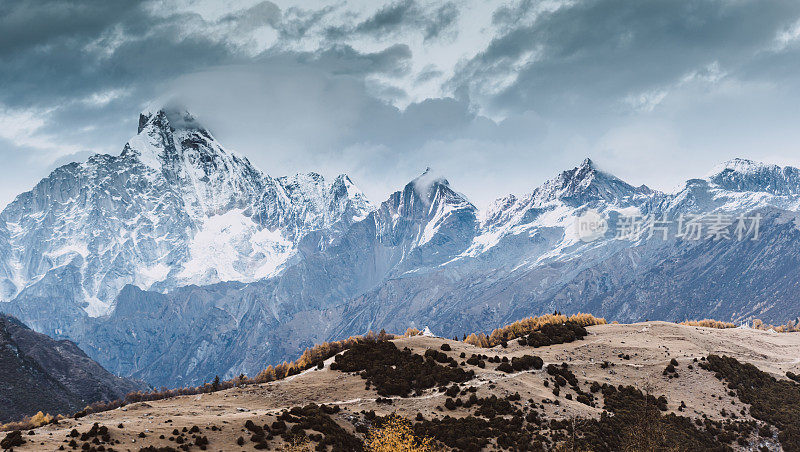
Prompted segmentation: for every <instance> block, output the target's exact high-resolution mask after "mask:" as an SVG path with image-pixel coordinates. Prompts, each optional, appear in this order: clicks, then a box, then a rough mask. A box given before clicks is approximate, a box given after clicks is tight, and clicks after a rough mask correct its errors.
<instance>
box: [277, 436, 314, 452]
mask: <svg viewBox="0 0 800 452" xmlns="http://www.w3.org/2000/svg"><path fill="white" fill-rule="evenodd" d="M278 450H280V451H283V452H307V451H310V450H311V443H309V441H308V438H306V437H305V436H293V437H292V438H291V439H290V440H289V441H288V442H286V443H284V444H283V445H282V446H281V447H280V448H279V449H278Z"/></svg>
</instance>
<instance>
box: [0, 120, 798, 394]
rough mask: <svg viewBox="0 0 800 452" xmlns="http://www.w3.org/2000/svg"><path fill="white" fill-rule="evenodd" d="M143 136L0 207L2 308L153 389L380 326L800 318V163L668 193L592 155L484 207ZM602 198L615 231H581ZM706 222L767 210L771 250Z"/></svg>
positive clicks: (162, 128) (433, 180)
mask: <svg viewBox="0 0 800 452" xmlns="http://www.w3.org/2000/svg"><path fill="white" fill-rule="evenodd" d="M139 129H140V130H139V134H138V135H137V136H136V137H134V138H133V139H132V140H131V141H130V142H129V143H128V144H127V145H126V146H125V148H124V150H123V152H122V154H121V155H120V156H116V157H115V156H95V157H92V158H90V159H89V161H88V162H86V163H83V164H70V165H67V166H64V167H62V168H59V169H57V170H56V171H54V172H53V174H51V175H50V176H49V177H48V178H46V179H44V180H42V181H41V182H40V183H39V184H38V185H37V186H36V187H35V188H34V189H33V190H32V191H30V192H27V193H24V194H22V195H20V196H19V197H18V198H17V199H16V200H15V201H14V202H13V203H12V204H11V205H9V206H8V207H7V208H6V209H5V211H3V212H2V214H0V278H3V279H2V287H3V300H4V301H5V302H0V310H3V311H5V312H9V313H12V314H14V315H16V316H18V317H20V318H21V319H23V320H24V321H25V322H27V323H28V324H29V325H31V326H32V327H33V328H35V329H36V330H37V331H41V332H44V333H46V334H49V335H53V336H55V337H69V338H71V339H73V340H75V341H77V342H78V343H79V344H80V346H81V347H82V348H83V349H84V350H86V351H87V353H89V355H90V356H92V357H93V358H95V359H97V360H98V362H100V363H101V364H103V365H104V366H106V368H108V369H109V370H111V371H112V372H115V373H118V374H120V375H126V376H135V377H137V378H142V379H144V380H146V381H148V382H149V383H151V384H154V385H162V384H167V385H175V384H188V383H192V384H195V383H199V382H202V381H207V380H209V379H210V378H213V376H214V375H215V374H220V375H225V376H233V375H238V374H239V373H240V372H245V373H249V374H252V373H255V372H257V371H258V370H259V369H261V368H262V367H264V366H265V365H266V364H267V363H271V362H276V361H279V360H283V359H286V358H289V357H292V356H295V355H296V354H297V353H299V351H300V350H301V349H302V347H304V346H308V345H311V344H313V343H316V342H321V341H324V340H328V339H334V338H340V337H343V336H348V335H351V334H355V333H362V332H364V331H365V330H367V329H370V328H372V329H380V328H386V329H387V330H395V331H399V330H404V329H405V328H406V327H408V326H412V325H413V326H417V327H423V326H426V325H429V326H430V328H431V329H432V330H433V331H434V332H436V333H438V334H442V335H454V334H459V335H460V334H462V333H464V332H470V331H475V330H489V329H491V328H492V327H495V326H497V325H500V324H502V323H504V322H506V321H510V320H516V319H518V318H519V317H520V316H523V315H530V314H538V313H542V312H548V311H553V310H555V309H558V310H561V311H563V312H574V311H590V312H592V313H594V314H596V315H603V316H607V317H609V318H611V319H616V320H620V321H633V320H643V319H647V318H649V319H664V320H683V319H684V318H696V317H707V316H710V317H715V318H718V319H721V320H745V319H748V318H753V317H761V318H763V319H764V320H770V321H783V320H786V319H788V318H790V317H795V316H797V313H798V312H800V296H798V295H797V294H798V293H800V291H798V285H800V274H798V272H797V270H796V269H797V268H800V267H799V266H798V264H800V262H798V261H799V260H800V258H798V256H800V253H798V251H800V250H798V247H799V246H800V237H798V227H797V225H798V224H800V223H799V222H798V210H800V170H797V169H795V168H791V167H778V166H774V165H764V164H760V163H757V162H752V161H748V160H742V159H736V160H732V161H730V162H727V163H725V164H723V165H722V166H720V167H719V168H717V169H715V170H714V171H712V173H711V174H710V175H709V176H708V177H706V178H704V179H693V180H689V181H687V182H686V184H685V186H684V187H683V188H682V189H680V190H678V191H677V192H675V193H662V192H658V191H655V190H651V189H649V188H648V187H646V186H641V187H634V186H632V185H630V184H628V183H626V182H624V181H622V180H620V179H618V178H616V177H614V176H613V175H611V174H608V173H607V172H604V171H601V170H599V169H598V168H597V167H596V165H595V164H594V163H593V162H592V161H590V160H588V159H587V160H585V161H584V162H582V163H581V164H580V165H579V166H577V167H576V168H573V169H571V170H567V171H564V172H562V173H561V174H559V175H557V176H556V177H554V178H553V179H551V180H549V181H547V182H545V183H544V184H542V185H541V186H540V187H537V188H534V189H533V190H532V191H531V192H530V193H529V194H526V195H522V196H514V195H510V196H506V197H503V198H500V199H498V200H497V201H495V202H494V203H493V204H492V205H491V206H490V207H489V208H488V209H487V210H486V211H483V212H479V211H478V209H476V208H475V206H473V205H472V204H471V203H470V202H469V201H468V200H467V199H466V198H465V197H464V196H463V195H461V194H459V193H458V192H457V191H456V190H454V189H453V188H452V187H451V186H450V185H449V183H448V182H447V180H446V179H444V178H443V177H439V176H436V175H434V174H433V173H432V172H430V171H426V172H425V173H423V174H422V175H421V176H419V177H418V178H416V179H414V180H413V181H411V182H409V183H408V184H407V185H406V186H405V187H403V188H402V189H401V190H399V191H397V192H395V193H393V194H392V195H390V196H389V199H387V200H386V201H384V202H383V203H381V204H379V205H377V206H376V207H373V205H371V204H370V203H369V202H368V201H367V200H366V199H365V197H364V196H363V194H362V193H361V192H360V191H359V190H358V189H357V188H356V187H355V186H354V185H353V184H352V182H351V181H350V179H349V178H347V176H344V175H342V176H339V177H338V178H336V179H335V180H334V181H333V182H332V183H328V182H326V181H324V179H323V178H322V177H321V176H319V175H316V174H314V173H310V174H308V175H297V176H293V177H289V178H286V177H278V178H274V177H271V176H268V175H266V174H264V173H262V172H260V171H259V170H258V169H256V168H254V167H253V166H252V165H251V164H250V163H249V162H248V161H247V160H246V159H244V158H241V157H237V156H236V155H235V154H232V153H230V152H228V151H226V150H225V149H224V148H223V147H222V146H220V145H219V144H218V143H216V141H214V139H213V138H212V136H211V134H210V133H209V132H208V131H207V130H205V129H204V128H202V127H201V126H200V125H198V123H197V121H196V120H195V119H194V118H193V117H192V116H191V115H189V114H188V113H185V112H183V111H164V110H160V111H156V112H148V113H144V114H142V116H141V120H140V127H139ZM590 210H591V211H594V212H596V213H597V215H600V216H601V217H603V218H605V219H606V220H607V221H608V224H609V226H610V227H609V229H608V231H607V232H606V233H605V234H604V235H603V236H601V237H599V238H598V239H597V240H594V241H589V242H584V241H582V240H581V239H580V236H579V234H578V231H577V229H576V219H577V218H579V217H580V216H581V215H583V214H585V213H586V212H588V211H590ZM695 214H707V217H706V218H705V219H704V220H703V221H706V222H708V221H711V220H712V218H714V217H715V216H719V215H722V216H721V217H719V218H720V219H721V218H722V217H725V218H729V220H730V221H735V219H736V218H737V217H738V216H739V215H746V216H747V217H748V218H751V217H753V216H755V215H759V218H760V220H759V221H760V223H759V228H760V229H759V237H758V240H750V239H749V238H750V237H752V236H753V231H752V230H750V231H749V233H750V235H749V236H748V237H747V239H746V240H738V239H737V238H736V237H735V234H734V230H735V227H736V225H731V226H730V228H729V235H731V236H732V237H728V238H725V239H721V240H717V239H718V238H719V237H709V236H708V234H707V232H708V229H706V230H704V231H703V233H702V234H701V235H700V236H699V237H698V240H688V239H687V238H686V237H678V232H679V231H678V230H677V228H678V220H679V219H680V218H684V219H691V218H693V217H691V215H695ZM632 215H641V216H642V218H643V219H651V220H652V219H659V220H662V219H666V220H668V221H670V223H669V230H668V231H666V232H667V235H666V237H665V238H664V239H662V238H661V237H662V236H661V235H659V234H661V233H660V232H657V233H656V234H655V237H650V236H649V233H646V234H642V235H641V236H635V237H634V236H631V237H629V238H625V237H622V239H620V238H618V237H617V236H616V234H617V233H618V232H619V231H620V230H621V229H622V228H623V227H624V225H625V221H627V220H626V219H630V218H631V216H632ZM682 216H683V217H682ZM751 225H752V221H751V222H750V223H748V227H749V226H751ZM705 226H706V228H708V227H710V226H709V225H705ZM654 230H655V229H654Z"/></svg>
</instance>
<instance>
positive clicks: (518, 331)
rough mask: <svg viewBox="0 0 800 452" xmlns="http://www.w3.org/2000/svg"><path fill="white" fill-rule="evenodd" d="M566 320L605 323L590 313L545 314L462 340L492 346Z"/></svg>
mask: <svg viewBox="0 0 800 452" xmlns="http://www.w3.org/2000/svg"><path fill="white" fill-rule="evenodd" d="M566 322H573V323H577V324H578V325H580V326H592V325H605V324H606V319H604V318H601V317H595V316H593V315H591V314H583V313H578V314H574V315H571V316H569V317H567V316H565V315H562V314H545V315H541V316H534V317H528V318H527V319H522V320H518V321H516V322H514V323H510V324H508V325H506V326H504V327H501V328H497V329H496V330H494V331H492V334H490V335H489V336H488V337H487V336H486V335H485V334H483V333H480V334H477V335H476V334H474V333H473V334H470V335H469V336H467V338H466V339H465V340H464V342H466V343H468V344H471V345H474V346H476V347H494V346H495V345H498V344H500V343H501V342H503V341H504V340H505V341H510V340H512V339H516V338H518V337H522V336H526V335H528V334H530V333H532V332H534V331H536V330H539V329H541V328H542V327H543V326H545V325H549V324H561V323H566Z"/></svg>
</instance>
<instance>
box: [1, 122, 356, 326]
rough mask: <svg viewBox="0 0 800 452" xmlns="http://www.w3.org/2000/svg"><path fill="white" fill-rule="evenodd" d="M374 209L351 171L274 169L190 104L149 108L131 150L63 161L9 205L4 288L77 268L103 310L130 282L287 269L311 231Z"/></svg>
mask: <svg viewBox="0 0 800 452" xmlns="http://www.w3.org/2000/svg"><path fill="white" fill-rule="evenodd" d="M175 124H177V127H176V126H175ZM369 210H371V207H370V206H369V204H368V202H367V201H366V198H365V197H364V195H363V194H362V193H361V192H360V190H358V188H357V187H355V185H353V183H352V182H351V181H350V179H349V178H348V177H347V176H346V175H341V176H339V177H337V178H336V179H335V180H334V181H333V183H328V182H326V181H325V180H324V178H322V176H320V175H318V174H315V173H310V174H298V175H296V176H292V177H282V178H272V177H271V176H269V175H266V174H264V173H262V172H261V171H259V170H258V169H256V168H255V167H254V166H253V165H251V164H250V162H249V161H248V160H247V159H246V158H242V157H239V156H237V155H235V154H233V153H230V152H228V151H226V150H225V149H224V148H223V147H222V146H220V145H219V144H218V143H217V142H216V141H215V140H214V138H213V137H212V136H211V134H210V133H209V132H208V131H207V130H206V129H204V128H203V127H202V126H200V125H199V123H198V122H197V121H196V120H195V119H194V118H193V117H192V116H191V115H189V114H188V113H185V112H183V111H180V110H177V111H172V110H158V111H155V112H146V113H143V114H142V115H141V118H140V121H139V133H138V134H137V135H136V136H135V137H134V138H133V139H131V140H130V141H129V142H128V143H127V144H126V145H125V147H124V149H123V151H122V153H121V155H119V156H110V155H95V156H93V157H91V158H89V160H88V161H87V162H85V163H82V164H79V163H72V164H69V165H65V166H62V167H60V168H58V169H56V170H55V171H53V173H52V174H51V175H50V176H48V177H47V178H45V179H43V180H42V181H41V182H39V183H38V184H37V185H36V186H35V187H34V189H33V190H31V191H29V192H26V193H23V194H21V195H20V196H18V197H17V198H16V199H15V200H14V201H13V202H12V203H11V204H10V205H9V206H8V207H6V209H4V211H3V212H2V213H0V242H1V243H0V287H2V289H3V293H2V299H3V301H8V300H10V299H13V298H15V297H19V296H20V295H22V296H23V297H24V296H25V292H26V291H29V292H30V291H31V290H35V288H32V286H35V285H36V284H37V283H40V282H42V281H46V280H48V279H51V278H50V276H51V275H52V274H54V273H64V272H67V273H70V274H72V276H73V277H74V278H75V279H78V280H80V287H79V288H74V289H75V290H73V292H74V293H73V294H72V296H73V298H74V300H73V304H75V305H77V306H78V307H80V308H82V309H83V310H85V311H86V313H87V314H88V315H90V316H93V317H96V316H100V315H107V314H109V313H110V312H111V311H112V310H113V300H114V298H115V297H116V296H117V294H118V293H119V291H120V290H121V289H122V288H123V287H124V286H125V285H126V284H134V285H137V286H139V287H142V288H145V289H150V288H152V289H155V290H159V291H164V290H169V289H173V288H175V287H180V286H183V285H187V284H211V283H215V282H219V281H253V280H257V279H261V278H264V277H267V276H269V275H270V274H273V273H275V272H276V271H279V269H280V267H281V266H282V265H283V264H284V263H285V262H286V261H287V260H288V259H290V258H291V256H292V255H293V254H294V252H295V251H296V246H297V243H298V242H299V240H300V239H301V238H302V237H303V236H304V235H305V234H308V233H309V232H311V231H316V230H320V229H329V230H336V229H337V228H338V229H345V228H346V227H347V226H348V225H349V224H350V223H352V222H353V221H355V220H359V219H362V218H363V217H364V216H365V215H366V213H367V212H368V211H369ZM37 326H38V327H39V329H42V327H43V325H37Z"/></svg>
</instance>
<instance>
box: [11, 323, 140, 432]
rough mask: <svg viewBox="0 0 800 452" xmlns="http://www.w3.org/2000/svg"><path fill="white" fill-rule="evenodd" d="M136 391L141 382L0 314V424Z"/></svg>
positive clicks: (75, 408)
mask: <svg viewBox="0 0 800 452" xmlns="http://www.w3.org/2000/svg"><path fill="white" fill-rule="evenodd" d="M142 389H145V386H144V384H142V383H138V382H134V381H131V380H126V379H123V378H118V377H115V376H114V375H111V374H110V373H108V372H107V371H106V370H105V369H103V368H102V367H100V365H99V364H97V363H96V362H94V361H92V360H91V359H90V358H89V357H88V356H86V355H85V354H84V353H83V352H82V351H81V350H80V349H79V348H78V347H77V346H76V345H75V344H73V343H72V342H70V341H66V340H62V341H54V340H53V339H51V338H49V337H47V336H45V335H43V334H40V333H36V332H33V331H31V330H30V329H29V328H28V327H26V326H25V325H23V324H22V323H20V322H19V321H18V320H17V319H15V318H13V317H9V316H5V315H0V422H8V421H11V420H19V419H21V418H22V417H24V416H30V415H33V414H35V413H36V412H37V411H40V410H41V411H44V412H46V413H50V414H52V415H56V414H71V413H73V412H76V411H78V410H80V409H82V408H83V407H85V406H86V405H88V404H90V403H92V402H97V401H100V400H106V401H108V400H116V399H120V398H123V397H125V395H126V394H127V393H128V392H131V391H137V390H142Z"/></svg>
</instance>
